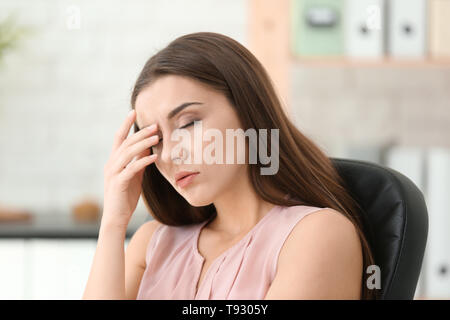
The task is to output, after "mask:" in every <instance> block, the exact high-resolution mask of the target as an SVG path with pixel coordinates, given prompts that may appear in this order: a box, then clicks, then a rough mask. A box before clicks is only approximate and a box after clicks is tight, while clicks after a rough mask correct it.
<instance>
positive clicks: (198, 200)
mask: <svg viewBox="0 0 450 320" xmlns="http://www.w3.org/2000/svg"><path fill="white" fill-rule="evenodd" d="M181 195H182V196H183V198H184V199H185V200H186V201H187V202H189V204H190V205H191V206H193V207H204V206H207V205H210V204H211V203H212V202H213V201H212V200H211V199H210V197H208V196H206V195H205V194H201V193H200V194H189V192H186V193H183V194H181Z"/></svg>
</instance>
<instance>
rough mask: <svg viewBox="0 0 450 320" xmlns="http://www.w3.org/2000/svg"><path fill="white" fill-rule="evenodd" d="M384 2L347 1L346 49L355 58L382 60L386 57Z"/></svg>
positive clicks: (378, 0)
mask: <svg viewBox="0 0 450 320" xmlns="http://www.w3.org/2000/svg"><path fill="white" fill-rule="evenodd" d="M384 6H385V1H384V0H347V2H346V14H345V47H346V53H347V56H350V57H353V58H380V57H382V56H383V55H384V52H385V49H384V48H385V45H384V33H385V26H384V20H385V13H384V11H385V9H384Z"/></svg>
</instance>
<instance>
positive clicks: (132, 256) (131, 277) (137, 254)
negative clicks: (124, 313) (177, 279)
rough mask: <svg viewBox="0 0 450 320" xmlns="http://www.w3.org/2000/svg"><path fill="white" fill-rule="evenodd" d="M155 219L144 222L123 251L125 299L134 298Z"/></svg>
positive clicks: (156, 224) (154, 229)
mask: <svg viewBox="0 0 450 320" xmlns="http://www.w3.org/2000/svg"><path fill="white" fill-rule="evenodd" d="M160 225H161V223H159V222H158V221H156V220H152V221H148V222H146V223H144V224H143V225H142V226H140V227H139V229H138V230H137V231H136V232H135V233H134V235H133V236H132V237H131V240H130V242H129V243H128V246H127V250H126V252H125V291H126V297H127V299H136V296H137V294H138V291H139V285H140V283H141V279H142V276H143V274H144V271H145V268H146V267H147V264H146V261H145V258H146V254H147V249H148V245H149V242H150V239H151V238H152V237H153V234H154V233H155V231H156V229H157V227H158V226H160Z"/></svg>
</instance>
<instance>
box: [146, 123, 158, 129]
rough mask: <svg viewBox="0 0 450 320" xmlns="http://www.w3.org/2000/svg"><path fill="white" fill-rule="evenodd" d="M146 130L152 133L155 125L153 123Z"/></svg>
mask: <svg viewBox="0 0 450 320" xmlns="http://www.w3.org/2000/svg"><path fill="white" fill-rule="evenodd" d="M146 128H147V130H149V131H152V130H154V129H155V128H156V124H155V123H154V124H152V125H151V126H148V127H146Z"/></svg>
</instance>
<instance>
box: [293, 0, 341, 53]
mask: <svg viewBox="0 0 450 320" xmlns="http://www.w3.org/2000/svg"><path fill="white" fill-rule="evenodd" d="M344 6H345V0H291V22H292V25H291V26H292V32H291V35H292V39H291V40H292V41H291V43H292V47H293V48H292V50H293V52H294V55H297V56H342V55H344V51H345V48H344V31H343V14H344V11H345V10H344Z"/></svg>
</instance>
